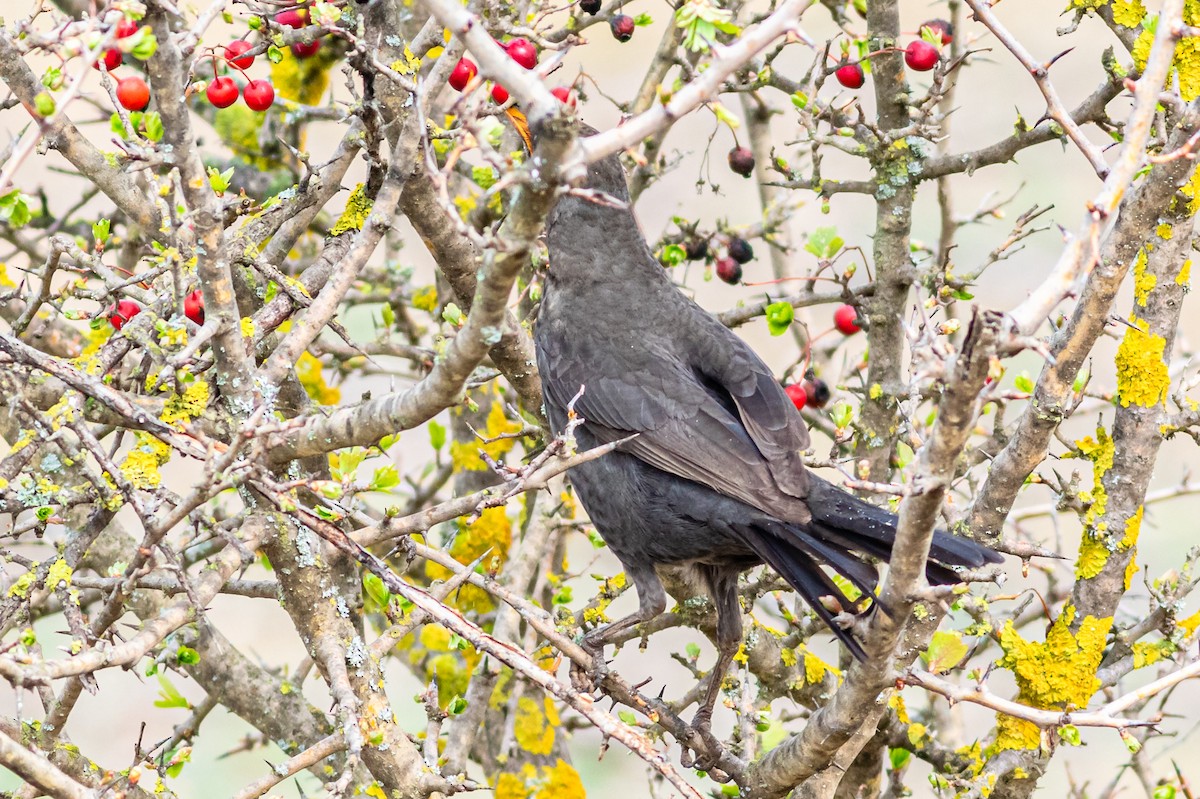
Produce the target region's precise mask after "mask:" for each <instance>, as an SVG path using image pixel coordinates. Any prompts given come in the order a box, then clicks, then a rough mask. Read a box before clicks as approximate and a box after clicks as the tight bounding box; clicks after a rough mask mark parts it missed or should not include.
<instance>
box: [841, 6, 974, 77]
mask: <svg viewBox="0 0 1200 799" xmlns="http://www.w3.org/2000/svg"><path fill="white" fill-rule="evenodd" d="M926 31H928V35H926ZM921 33H922V36H921V38H919V39H916V40H914V41H912V42H910V43H909V45H908V47H906V48H904V63H905V64H908V68H909V69H912V70H915V71H917V72H928V71H929V70H931V69H933V68H934V67H935V66H937V63H938V60H939V59H940V58H941V57H942V56H941V52H940V51H939V50H938V47H937V45H936V44H934V43H933V42H931V41H929V40H930V39H940V40H941V43H942V44H943V45H947V44H950V42H952V41H954V26H952V25H951V24H950V23H949V22H947V21H946V20H944V19H931V20H929V21H928V22H926V23H924V24H923V25H922V26H921ZM833 76H834V77H835V78H837V82H838V83H840V84H842V85H843V86H845V87H846V88H847V89H860V88H862V86H863V84H864V83H866V80H867V78H866V75H865V73H864V72H863V68H862V62H859V61H854V62H847V63H843V64H842V65H841V66H839V67H838V68H837V69H836V70H835V71H834V73H833Z"/></svg>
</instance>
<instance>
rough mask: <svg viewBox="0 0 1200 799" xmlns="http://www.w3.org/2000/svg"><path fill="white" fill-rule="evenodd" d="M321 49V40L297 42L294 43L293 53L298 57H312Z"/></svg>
mask: <svg viewBox="0 0 1200 799" xmlns="http://www.w3.org/2000/svg"><path fill="white" fill-rule="evenodd" d="M320 49H321V43H320V42H296V43H295V44H293V45H292V55H294V56H296V58H311V57H312V56H315V55H316V54H317V51H318V50H320Z"/></svg>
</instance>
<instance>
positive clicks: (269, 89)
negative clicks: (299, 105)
mask: <svg viewBox="0 0 1200 799" xmlns="http://www.w3.org/2000/svg"><path fill="white" fill-rule="evenodd" d="M242 99H243V100H245V101H246V105H248V106H249V107H250V110H251V111H266V110H267V109H268V108H270V107H271V103H273V102H275V88H274V87H273V86H271V82H270V81H266V80H252V81H250V82H249V83H247V84H246V88H244V89H242Z"/></svg>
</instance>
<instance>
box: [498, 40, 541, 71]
mask: <svg viewBox="0 0 1200 799" xmlns="http://www.w3.org/2000/svg"><path fill="white" fill-rule="evenodd" d="M504 49H505V50H507V51H508V57H509V58H511V59H512V60H513V61H516V62H517V63H518V64H520V65H521V66H523V67H525V69H533V68H534V67H536V66H537V60H538V52H537V48H536V47H534V46H533V45H532V44H531V43H530V42H529V40H528V39H513V40H512V41H510V42H509V43H508V44H506V45H504Z"/></svg>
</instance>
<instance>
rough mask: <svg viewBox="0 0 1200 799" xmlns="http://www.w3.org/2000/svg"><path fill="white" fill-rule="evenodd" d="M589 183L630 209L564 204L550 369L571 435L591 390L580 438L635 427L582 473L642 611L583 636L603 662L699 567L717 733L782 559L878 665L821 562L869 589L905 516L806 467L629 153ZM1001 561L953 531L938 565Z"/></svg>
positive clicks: (606, 437)
mask: <svg viewBox="0 0 1200 799" xmlns="http://www.w3.org/2000/svg"><path fill="white" fill-rule="evenodd" d="M583 132H584V133H585V134H588V133H593V132H594V131H593V130H591V129H588V128H585V129H584V131H583ZM585 188H588V189H593V190H595V191H598V192H603V193H604V194H607V195H609V196H610V197H611V198H612V199H615V200H617V201H618V202H617V203H613V202H611V201H608V202H605V201H603V200H601V201H597V198H596V196H595V194H594V193H593V194H592V195H591V196H583V195H581V194H579V193H571V194H566V195H564V196H562V197H561V199H559V200H558V202H557V203H556V205H555V207H554V209H553V210H552V211H551V213H550V216H549V218H548V220H547V224H546V242H547V246H548V248H549V252H550V266H549V270H548V272H547V273H546V290H545V296H544V298H543V300H542V304H541V308H540V309H539V311H538V318H537V328H536V331H535V336H536V343H537V359H538V369H539V370H540V372H541V377H542V387H543V389H544V391H545V403H546V413H547V416H548V417H549V420H550V423H551V426H552V427H553V429H554V431H555V433H556V434H557V433H561V432H562V430H563V429H564V427H565V426H566V424H567V421H568V404H569V403H571V401H572V400H573V399H575V398H576V397H577V395H578V398H577V399H576V401H575V404H574V409H575V412H576V413H577V414H578V415H579V416H580V417H582V419H583V422H582V424H581V425H580V426H579V427H577V428H576V430H575V437H576V440H577V442H578V444H579V447H580V449H585V450H586V449H589V448H592V447H595V446H598V445H602V444H606V443H609V442H613V441H617V440H620V439H623V438H626V437H628V436H631V435H634V434H636V437H635V438H633V439H632V440H630V441H628V442H627V443H624V444H622V445H621V446H620V447H619V448H618V449H616V450H615V451H613V452H611V453H609V454H606V455H604V456H602V457H600V458H598V459H596V460H594V461H590V462H588V463H585V464H582V465H580V466H577V467H576V468H574V469H572V470H571V472H570V479H571V481H572V482H573V483H574V485H575V489H576V491H577V492H578V494H579V498H580V500H581V501H582V502H583V506H584V508H586V509H587V512H588V514H589V515H590V516H591V519H592V522H593V523H594V524H595V526H596V529H597V531H598V532H599V533H600V535H601V536H602V537H603V538H604V540H605V542H606V543H607V544H608V546H609V548H610V549H611V550H612V552H613V554H615V555H616V556H617V558H618V559H619V560H620V561H621V564H622V565H623V566H624V567H625V573H626V575H627V576H628V577H629V579H631V580H632V581H633V584H634V586H636V588H637V592H638V602H639V607H638V610H637V612H635V613H633V614H631V615H629V616H626V617H625V618H623V619H620V620H618V621H615V622H613V623H612V624H609V625H607V626H605V627H602V628H599V629H596V630H593V631H591V632H589V633H588V634H587V635H586V636H584V639H583V644H584V646H585V647H586V648H588V649H589V650H591V651H592V652H593V653H595V654H596V655H599V654H600V653H601V651H602V649H603V646H604V644H605V643H607V642H609V641H610V640H612V638H613V637H615V636H616V635H617V634H618V633H620V632H622V631H623V630H626V629H628V628H629V627H631V626H633V625H636V624H639V623H641V622H645V621H649V620H650V619H652V618H654V617H655V616H657V615H659V614H660V613H662V612H663V611H664V610H665V609H666V593H665V591H664V589H663V585H662V583H661V582H660V580H659V577H658V574H657V573H656V572H655V567H656V566H658V565H664V564H675V565H685V566H688V567H690V569H691V571H692V572H693V574H694V576H695V577H697V578H698V582H699V583H700V584H702V585H703V586H705V587H706V588H707V590H708V593H709V594H710V595H711V597H712V600H713V602H714V603H715V605H716V610H717V636H716V637H717V647H718V650H719V653H720V654H719V656H718V660H717V663H716V666H715V667H714V669H713V671H712V672H711V676H710V678H709V684H708V688H707V693H706V697H705V702H704V704H703V705H702V706H701V707H700V709H699V711H698V713H697V716H696V721H695V724H696V726H697V727H698V728H700V729H702V730H705V731H706V730H707V727H708V723H709V721H710V720H711V716H712V709H713V705H714V703H715V702H716V699H717V696H718V693H719V689H720V686H721V682H722V680H723V678H724V674H725V671H726V669H727V668H728V666H729V664H730V662H731V661H732V658H733V655H734V653H735V652H736V651H737V648H738V645H739V643H740V641H741V638H742V613H741V608H740V606H739V603H738V595H737V582H738V575H739V574H740V573H741V572H743V571H745V570H746V569H749V568H751V567H754V566H757V565H759V564H762V563H766V564H768V565H770V566H771V568H773V569H774V570H775V571H776V572H778V573H779V575H780V576H781V577H783V579H784V580H786V581H787V582H788V584H790V585H791V586H792V587H793V588H795V589H796V591H798V592H799V593H800V595H801V596H803V597H804V599H805V601H807V602H808V604H809V605H810V606H811V607H812V609H813V611H814V612H815V613H816V614H817V615H818V616H819V617H820V618H821V619H822V620H823V621H824V622H825V623H826V624H827V625H828V626H829V628H830V629H831V630H832V631H833V633H834V634H835V635H836V636H837V637H838V638H839V639H841V641H842V642H843V643H844V644H845V645H846V647H847V648H848V649H849V650H850V652H851V653H853V655H854V656H855V657H856V658H859V659H863V658H864V657H865V655H864V652H863V649H862V646H861V645H860V644H859V642H858V641H857V640H855V638H854V637H853V636H852V635H851V633H850V631H849V630H847V629H846V628H845V627H843V626H841V625H839V624H837V623H836V622H835V620H834V614H833V613H832V612H831V611H830V609H829V608H828V607H827V606H826V605H825V604H823V603H822V601H821V598H822V597H827V596H828V597H833V598H834V599H835V600H836V601H837V602H839V603H840V604H842V606H843V607H846V608H852V607H854V605H853V603H852V602H850V601H849V600H848V599H847V598H846V597H845V596H844V595H843V594H842V592H841V591H840V590H839V589H838V588H837V586H836V585H835V584H834V582H833V580H832V579H830V577H829V575H828V574H826V572H825V571H824V570H823V569H822V568H821V566H822V565H825V566H828V567H830V568H831V569H832V570H833V571H834V572H836V573H838V574H840V575H841V576H842V577H844V578H845V579H846V580H848V581H849V582H850V583H851V584H852V585H854V586H855V587H857V588H858V589H859V590H860V591H862V592H863V593H864V594H870V593H871V591H872V589H873V588H874V587H875V584H876V580H877V573H876V570H875V568H874V567H873V566H872V565H870V564H869V563H868V562H866V561H864V560H863V559H861V558H860V557H859V556H860V555H868V556H872V557H877V558H881V559H883V560H887V559H888V558H889V556H890V555H891V550H892V543H893V541H894V540H895V535H896V516H895V515H894V514H892V513H889V512H888V511H886V510H883V509H882V508H879V507H876V506H874V505H871V504H870V503H867V502H864V501H863V500H860V499H858V498H857V497H854V496H852V495H851V494H848V493H846V492H845V491H843V490H841V489H840V488H837V487H835V486H833V485H832V484H830V483H828V482H826V481H825V480H822V479H821V478H819V477H817V476H816V475H814V474H812V473H811V472H809V471H808V470H807V469H806V468H805V467H804V465H803V463H802V462H801V458H800V452H801V451H802V450H804V449H807V448H808V446H809V436H808V429H807V428H806V427H805V425H804V422H803V420H802V419H801V417H800V414H799V412H798V411H797V410H796V408H795V406H793V405H792V402H791V401H790V400H789V399H788V397H787V395H786V394H785V393H784V391H783V388H782V387H781V386H780V384H779V382H778V381H777V380H776V379H775V377H774V376H773V375H772V373H771V371H770V369H769V368H768V367H767V365H766V364H764V363H763V362H762V360H761V359H760V358H759V357H758V356H757V355H755V353H754V351H753V350H751V349H750V347H749V346H748V345H747V344H746V343H745V342H744V341H742V340H741V339H740V338H738V337H737V336H736V335H734V334H733V333H732V332H730V331H729V330H728V329H727V328H726V327H725V326H724V325H722V324H721V323H720V322H718V321H717V320H716V319H715V318H714V317H713V316H712V315H710V314H709V313H708V312H706V311H705V310H703V309H702V308H700V307H699V306H698V305H696V304H695V303H694V302H692V300H690V299H688V298H687V297H686V296H685V295H684V294H683V293H681V292H680V291H679V290H678V289H677V288H676V287H675V286H674V284H673V283H672V282H671V279H670V278H669V276H668V275H667V272H666V270H664V269H663V268H662V267H661V266H660V265H659V264H658V262H657V261H656V260H655V259H654V257H653V256H652V255H651V253H650V250H649V248H648V247H647V245H646V241H645V239H644V238H643V236H642V233H641V231H640V229H639V228H638V224H637V220H636V219H635V218H634V216H633V213H632V211H631V210H630V209H629V206H628V203H629V189H628V186H627V185H626V182H625V174H624V171H623V170H622V168H621V164H620V162H619V161H618V160H617V157H616V156H611V157H608V158H604V159H602V160H600V161H598V162H596V163H594V164H592V165H590V166H589V167H588V175H587V181H586V184H585ZM581 390H582V394H580V391H581ZM999 561H1000V556H999V555H998V554H997V553H995V552H993V551H992V550H990V549H988V548H986V547H983V546H981V545H979V544H976V543H975V542H973V541H970V540H967V539H965V538H958V537H955V536H953V535H949V534H947V533H944V532H940V531H939V532H937V533H935V534H934V538H933V544H932V546H931V548H930V562H929V564H928V565H927V567H926V571H925V574H926V577H927V578H928V580H929V581H930V582H931V583H934V584H953V583H957V582H959V578H958V576H957V575H956V574H955V572H954V571H953V570H952V569H951V568H949V567H951V566H970V567H979V566H983V565H984V564H986V563H997V562H999Z"/></svg>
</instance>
